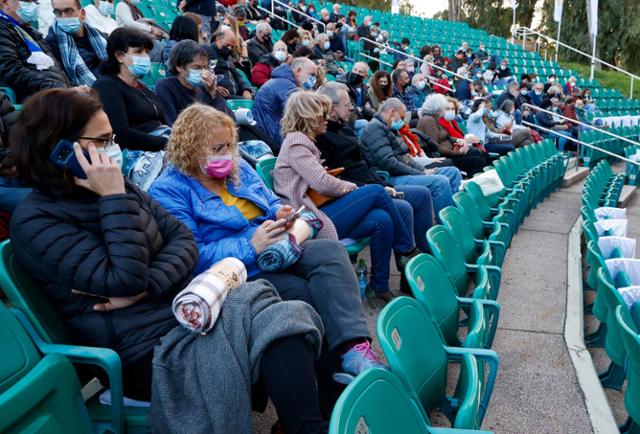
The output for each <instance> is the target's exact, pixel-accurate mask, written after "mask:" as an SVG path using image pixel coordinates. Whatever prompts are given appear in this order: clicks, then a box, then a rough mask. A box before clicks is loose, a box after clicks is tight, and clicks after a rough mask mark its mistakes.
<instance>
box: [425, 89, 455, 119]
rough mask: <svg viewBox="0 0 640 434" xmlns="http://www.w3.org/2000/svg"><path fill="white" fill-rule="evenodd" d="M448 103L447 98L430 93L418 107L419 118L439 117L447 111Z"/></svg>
mask: <svg viewBox="0 0 640 434" xmlns="http://www.w3.org/2000/svg"><path fill="white" fill-rule="evenodd" d="M448 104H449V102H448V101H447V98H446V97H445V96H444V95H442V94H439V93H432V94H431V95H429V96H427V99H425V100H424V104H422V107H420V116H434V117H437V116H440V113H442V112H443V111H445V110H446V109H447V105H448Z"/></svg>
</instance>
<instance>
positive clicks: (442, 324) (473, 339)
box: [405, 253, 500, 348]
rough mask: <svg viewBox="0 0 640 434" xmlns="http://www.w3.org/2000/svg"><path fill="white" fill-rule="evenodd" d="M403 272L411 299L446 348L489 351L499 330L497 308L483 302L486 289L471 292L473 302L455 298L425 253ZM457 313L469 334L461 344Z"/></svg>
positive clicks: (443, 275) (485, 301) (433, 260)
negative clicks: (463, 316)
mask: <svg viewBox="0 0 640 434" xmlns="http://www.w3.org/2000/svg"><path fill="white" fill-rule="evenodd" d="M405 272H406V275H407V281H408V282H409V286H410V287H411V292H412V293H413V296H414V297H415V299H416V300H418V302H419V303H420V304H421V305H422V307H423V308H424V309H425V310H426V311H427V313H428V314H429V315H430V316H431V317H432V318H433V320H434V321H435V322H436V324H438V326H439V328H440V332H441V333H442V336H443V337H444V340H445V343H446V344H447V345H449V346H456V347H457V346H463V347H465V348H491V345H492V344H493V338H494V335H495V331H496V328H497V326H498V320H499V316H500V305H499V304H498V303H496V302H495V301H491V300H486V294H484V293H485V292H486V287H485V288H483V287H479V288H478V289H477V290H476V291H474V298H473V299H471V298H463V297H458V296H457V295H456V289H455V287H454V286H453V284H452V283H451V280H449V277H448V276H447V273H445V271H444V270H443V269H442V267H441V266H440V264H439V263H438V261H436V259H435V258H434V257H433V256H431V255H427V254H424V253H423V254H420V255H418V256H416V257H414V258H412V259H411V261H409V263H408V264H407V266H406V268H405ZM486 280H487V281H486V282H485V286H486V284H488V279H486ZM476 292H479V294H476ZM460 310H463V311H464V312H465V313H466V315H467V317H468V331H467V335H466V337H465V339H464V341H460V338H459V335H458V328H459V325H460V322H459V321H458V318H459V314H460Z"/></svg>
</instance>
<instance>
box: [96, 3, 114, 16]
mask: <svg viewBox="0 0 640 434" xmlns="http://www.w3.org/2000/svg"><path fill="white" fill-rule="evenodd" d="M98 10H99V11H100V13H101V14H102V15H104V16H105V17H110V16H111V14H112V13H113V3H109V2H107V1H101V2H100V5H99V6H98Z"/></svg>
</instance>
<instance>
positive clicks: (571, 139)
mask: <svg viewBox="0 0 640 434" xmlns="http://www.w3.org/2000/svg"><path fill="white" fill-rule="evenodd" d="M522 123H523V124H526V125H529V126H531V127H534V128H536V129H540V130H543V131H547V132H549V133H557V131H554V130H551V129H549V128H545V127H541V126H540V125H536V124H534V123H531V122H529V121H522ZM563 137H564V138H566V139H567V140H570V141H572V142H576V143H577V144H578V145H582V146H586V147H588V148H592V149H597V150H598V151H600V152H602V153H605V154H607V155H609V156H611V157H615V158H618V159H620V160H623V161H626V162H627V163H631V164H635V165H636V166H640V162H638V161H634V160H630V159H628V158H626V157H623V156H621V155H618V154H616V153H613V152H611V151H607V150H606V149H603V148H601V147H599V146H595V145H592V144H591V143H586V142H583V141H581V140H578V139H574V138H573V137H569V136H563Z"/></svg>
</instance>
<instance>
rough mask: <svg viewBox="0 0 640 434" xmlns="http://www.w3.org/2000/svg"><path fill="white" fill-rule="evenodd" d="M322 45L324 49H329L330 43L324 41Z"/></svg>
mask: <svg viewBox="0 0 640 434" xmlns="http://www.w3.org/2000/svg"><path fill="white" fill-rule="evenodd" d="M322 47H323V48H324V49H325V50H328V49H329V47H331V44H330V43H329V42H325V43H324V44H323V45H322Z"/></svg>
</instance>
